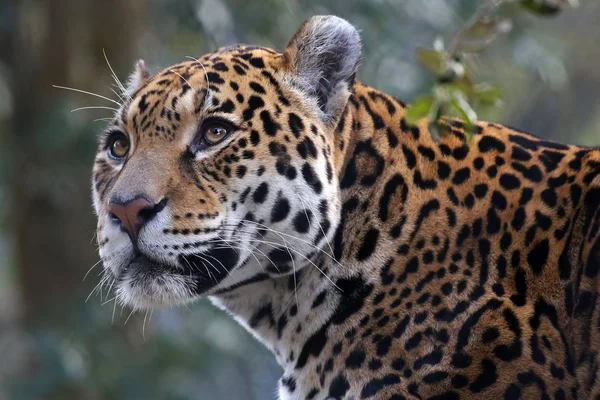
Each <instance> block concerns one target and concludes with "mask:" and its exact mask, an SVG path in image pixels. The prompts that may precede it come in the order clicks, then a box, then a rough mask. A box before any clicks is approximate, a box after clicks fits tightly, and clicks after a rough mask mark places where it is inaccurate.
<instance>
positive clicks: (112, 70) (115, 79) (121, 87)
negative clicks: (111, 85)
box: [102, 49, 132, 101]
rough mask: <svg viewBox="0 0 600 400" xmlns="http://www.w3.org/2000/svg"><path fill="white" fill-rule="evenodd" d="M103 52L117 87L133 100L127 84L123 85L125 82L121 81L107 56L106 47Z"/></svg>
mask: <svg viewBox="0 0 600 400" xmlns="http://www.w3.org/2000/svg"><path fill="white" fill-rule="evenodd" d="M102 54H104V59H105V60H106V64H107V65H108V68H109V69H110V72H111V73H112V78H113V79H114V81H115V83H116V84H117V87H118V88H119V89H120V90H121V92H123V94H124V95H126V96H127V97H128V98H129V101H132V98H131V96H130V95H129V93H128V92H127V90H126V89H125V86H123V83H121V81H120V80H119V77H118V76H117V74H116V73H115V70H114V69H113V67H112V65H110V62H109V61H108V57H107V56H106V51H104V49H102Z"/></svg>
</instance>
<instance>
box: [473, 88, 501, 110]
mask: <svg viewBox="0 0 600 400" xmlns="http://www.w3.org/2000/svg"><path fill="white" fill-rule="evenodd" d="M473 95H474V97H475V98H476V100H477V101H479V102H481V103H482V104H489V105H498V104H499V102H500V99H501V98H502V90H500V88H498V87H496V86H494V85H491V84H489V83H479V84H477V85H475V86H473Z"/></svg>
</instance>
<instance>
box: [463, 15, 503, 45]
mask: <svg viewBox="0 0 600 400" xmlns="http://www.w3.org/2000/svg"><path fill="white" fill-rule="evenodd" d="M511 29H512V23H511V22H510V20H508V19H503V18H487V17H482V18H479V19H478V20H476V21H475V22H474V23H473V24H471V25H470V26H468V27H467V28H466V29H464V30H463V31H462V32H461V33H460V36H459V39H458V42H457V43H456V51H458V52H465V53H476V52H479V51H481V50H483V49H485V48H486V47H488V46H489V45H490V44H491V43H492V42H493V41H494V40H496V38H497V37H498V36H499V35H501V34H504V33H508V32H510V30H511Z"/></svg>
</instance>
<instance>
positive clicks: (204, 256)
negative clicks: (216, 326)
mask: <svg viewBox="0 0 600 400" xmlns="http://www.w3.org/2000/svg"><path fill="white" fill-rule="evenodd" d="M238 260H239V254H238V253H237V251H236V250H234V249H230V248H222V247H213V248H210V249H208V250H205V251H203V252H201V253H192V254H180V255H179V256H178V257H177V264H176V265H170V264H167V263H164V262H161V261H158V260H156V259H153V258H152V256H149V255H147V254H142V253H140V254H138V255H137V256H136V257H135V258H134V259H133V260H131V262H130V263H129V265H128V266H127V267H126V268H124V269H123V271H121V273H120V276H119V281H120V286H121V288H122V290H124V291H126V292H127V293H128V295H127V296H126V297H127V298H128V299H129V300H128V302H132V303H139V302H142V301H143V302H144V304H146V303H148V302H152V303H154V304H164V303H165V301H163V299H164V298H166V297H169V298H170V297H177V298H178V297H179V296H181V293H183V292H185V293H187V295H188V296H189V297H195V296H198V295H203V294H206V293H207V292H208V291H210V289H212V288H214V287H216V286H217V285H218V284H219V283H220V282H221V281H222V280H223V279H224V278H225V277H227V276H228V275H229V274H230V273H231V270H232V269H233V268H234V267H235V266H236V264H237V262H238ZM187 300H188V299H185V301H187ZM182 302H184V301H180V300H176V301H169V303H170V304H173V303H182Z"/></svg>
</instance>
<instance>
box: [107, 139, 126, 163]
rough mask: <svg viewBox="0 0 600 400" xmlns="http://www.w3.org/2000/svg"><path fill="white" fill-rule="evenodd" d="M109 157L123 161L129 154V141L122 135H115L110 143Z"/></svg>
mask: <svg viewBox="0 0 600 400" xmlns="http://www.w3.org/2000/svg"><path fill="white" fill-rule="evenodd" d="M107 148H108V155H109V156H110V157H112V158H114V159H116V160H121V159H123V158H125V157H126V156H127V153H129V139H127V137H126V136H125V135H123V134H122V133H118V134H115V135H113V136H112V137H111V138H110V139H109V141H108V147H107Z"/></svg>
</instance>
